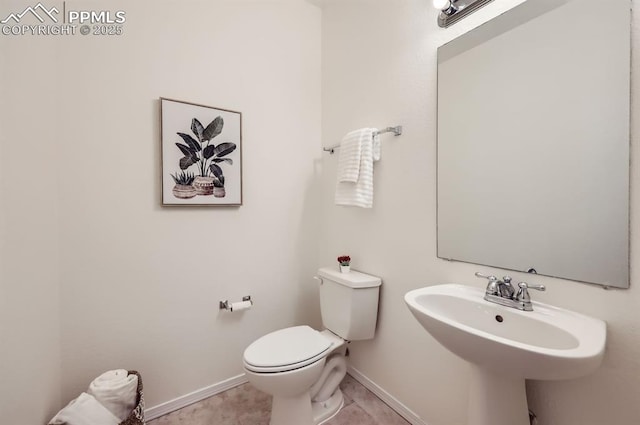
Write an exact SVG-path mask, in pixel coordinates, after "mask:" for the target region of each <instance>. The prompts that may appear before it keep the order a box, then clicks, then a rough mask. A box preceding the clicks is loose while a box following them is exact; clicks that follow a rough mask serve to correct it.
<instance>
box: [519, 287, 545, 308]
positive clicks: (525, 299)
mask: <svg viewBox="0 0 640 425" xmlns="http://www.w3.org/2000/svg"><path fill="white" fill-rule="evenodd" d="M518 287H519V288H520V289H518V293H517V294H516V301H518V302H522V303H527V304H529V305H530V304H531V296H530V295H529V291H528V289H529V288H531V289H536V290H538V291H546V289H547V287H546V286H544V285H537V284H534V283H527V282H520V283H518Z"/></svg>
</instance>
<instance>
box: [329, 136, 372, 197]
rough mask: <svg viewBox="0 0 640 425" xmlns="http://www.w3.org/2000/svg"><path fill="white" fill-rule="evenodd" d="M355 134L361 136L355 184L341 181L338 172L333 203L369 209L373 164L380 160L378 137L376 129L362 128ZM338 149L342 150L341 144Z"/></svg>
mask: <svg viewBox="0 0 640 425" xmlns="http://www.w3.org/2000/svg"><path fill="white" fill-rule="evenodd" d="M356 132H360V135H361V137H360V162H359V164H358V175H357V180H356V181H355V182H352V181H343V180H341V176H340V171H339V172H338V182H337V185H336V195H335V203H336V205H345V206H355V207H361V208H371V207H373V162H374V161H378V160H379V159H380V136H379V135H378V130H377V129H376V128H363V129H361V130H357V131H356ZM352 133H355V132H352ZM352 133H349V134H352ZM349 134H348V135H347V136H349ZM347 136H345V138H347ZM340 149H341V150H342V144H341V145H340Z"/></svg>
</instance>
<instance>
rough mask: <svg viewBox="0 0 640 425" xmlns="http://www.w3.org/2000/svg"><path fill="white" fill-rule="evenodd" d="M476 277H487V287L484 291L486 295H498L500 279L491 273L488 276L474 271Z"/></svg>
mask: <svg viewBox="0 0 640 425" xmlns="http://www.w3.org/2000/svg"><path fill="white" fill-rule="evenodd" d="M476 277H481V278H483V279H487V280H488V281H489V283H488V284H487V289H486V291H485V293H486V294H488V295H500V288H499V283H500V281H499V280H498V278H497V277H495V276H493V275H491V276H488V275H486V274H482V273H480V272H476Z"/></svg>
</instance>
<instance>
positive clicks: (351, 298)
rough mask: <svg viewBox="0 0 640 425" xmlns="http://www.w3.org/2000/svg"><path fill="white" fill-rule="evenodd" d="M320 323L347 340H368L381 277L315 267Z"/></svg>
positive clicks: (372, 330)
mask: <svg viewBox="0 0 640 425" xmlns="http://www.w3.org/2000/svg"><path fill="white" fill-rule="evenodd" d="M318 276H320V277H321V278H322V283H321V284H320V311H321V313H322V323H323V324H324V326H325V327H326V328H327V329H329V330H330V331H331V332H333V333H335V334H336V335H339V336H341V337H342V338H344V339H346V340H349V341H356V340H360V339H371V338H373V335H374V334H375V331H376V322H377V320H378V298H379V294H380V285H381V284H382V280H381V279H380V278H379V277H376V276H371V275H368V274H365V273H361V272H358V271H354V270H352V271H350V272H349V273H340V271H339V270H337V269H334V268H330V267H323V268H321V269H319V270H318Z"/></svg>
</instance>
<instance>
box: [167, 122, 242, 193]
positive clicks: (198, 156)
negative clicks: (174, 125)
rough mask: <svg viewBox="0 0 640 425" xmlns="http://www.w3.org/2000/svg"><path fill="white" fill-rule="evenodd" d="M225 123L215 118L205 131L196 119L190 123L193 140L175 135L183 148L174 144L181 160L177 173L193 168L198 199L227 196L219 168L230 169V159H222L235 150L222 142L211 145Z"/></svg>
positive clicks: (182, 135) (186, 135) (228, 143)
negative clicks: (228, 166)
mask: <svg viewBox="0 0 640 425" xmlns="http://www.w3.org/2000/svg"><path fill="white" fill-rule="evenodd" d="M223 126H224V121H223V119H222V117H221V116H218V117H217V118H215V119H214V120H213V121H211V122H210V123H209V125H207V126H206V127H204V126H203V125H202V124H201V123H200V121H198V119H197V118H193V120H192V121H191V131H192V132H193V134H194V135H195V136H196V138H194V137H193V136H191V135H189V134H185V133H177V134H178V136H180V137H181V138H182V140H183V141H184V144H182V143H176V146H177V147H178V149H180V151H181V152H182V154H183V155H184V157H182V158H181V159H180V162H179V164H180V169H181V170H183V171H184V170H187V169H188V168H189V167H191V166H195V167H196V169H197V171H198V173H199V175H197V176H196V177H195V178H194V181H193V187H194V188H195V190H196V194H197V195H213V196H215V197H217V198H222V197H224V196H225V195H226V192H225V189H224V181H225V179H224V174H223V172H222V168H221V167H220V166H219V165H218V164H221V163H224V162H226V163H228V164H229V165H233V160H232V159H231V158H225V156H227V155H229V154H230V153H231V152H233V151H234V150H235V149H236V144H235V143H230V142H223V143H220V144H217V145H216V144H214V143H213V141H212V140H213V139H214V138H215V137H216V136H218V135H219V134H220V133H221V132H222V128H223Z"/></svg>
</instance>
